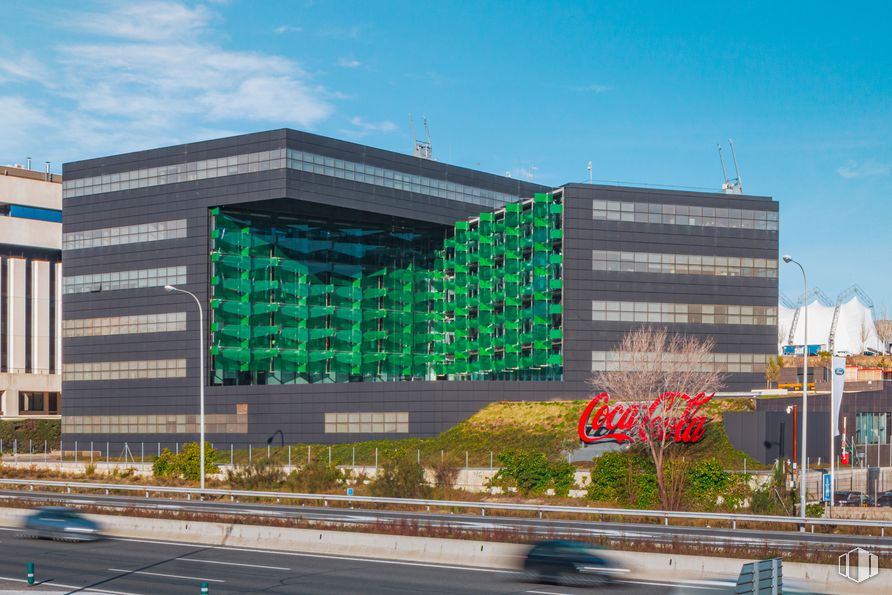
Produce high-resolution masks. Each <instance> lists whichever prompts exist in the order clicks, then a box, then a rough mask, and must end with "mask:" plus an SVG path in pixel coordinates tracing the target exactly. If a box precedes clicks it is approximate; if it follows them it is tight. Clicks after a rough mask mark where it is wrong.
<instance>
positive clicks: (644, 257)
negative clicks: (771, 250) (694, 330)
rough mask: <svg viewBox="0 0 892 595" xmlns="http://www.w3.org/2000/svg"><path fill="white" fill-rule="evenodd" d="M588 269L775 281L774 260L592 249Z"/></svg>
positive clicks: (775, 266)
mask: <svg viewBox="0 0 892 595" xmlns="http://www.w3.org/2000/svg"><path fill="white" fill-rule="evenodd" d="M592 270H594V271H615V272H620V273H661V274H664V275H712V276H716V277H761V278H766V279H776V278H777V259H773V258H753V257H750V256H700V255H696V254H664V253H659V252H620V251H616V250H592Z"/></svg>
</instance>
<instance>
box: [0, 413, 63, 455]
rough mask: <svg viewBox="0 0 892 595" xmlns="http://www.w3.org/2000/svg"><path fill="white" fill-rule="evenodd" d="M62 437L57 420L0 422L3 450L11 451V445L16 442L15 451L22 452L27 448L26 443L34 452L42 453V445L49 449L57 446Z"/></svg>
mask: <svg viewBox="0 0 892 595" xmlns="http://www.w3.org/2000/svg"><path fill="white" fill-rule="evenodd" d="M61 435H62V423H61V421H60V420H58V419H10V420H2V421H0V440H3V448H4V449H5V450H12V448H13V444H14V443H15V442H16V441H18V445H17V449H18V451H19V452H24V451H25V450H26V449H27V448H28V441H29V440H30V441H31V446H32V448H34V449H35V450H39V451H42V450H43V443H44V442H46V443H47V447H48V448H50V449H53V448H57V447H58V446H59V439H60V438H61Z"/></svg>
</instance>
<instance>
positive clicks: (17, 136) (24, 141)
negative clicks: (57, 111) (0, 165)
mask: <svg viewBox="0 0 892 595" xmlns="http://www.w3.org/2000/svg"><path fill="white" fill-rule="evenodd" d="M49 122H50V121H49V118H47V116H46V115H45V114H44V113H43V111H42V110H40V109H38V108H37V107H35V106H33V105H31V104H30V103H29V102H28V100H26V99H25V98H24V97H18V96H14V95H7V96H3V95H0V130H2V131H3V133H2V134H0V155H17V154H19V153H21V152H22V151H23V150H28V147H29V146H31V145H33V140H32V135H33V134H34V133H35V132H36V131H37V130H38V129H40V128H42V127H45V126H46V125H47V124H49Z"/></svg>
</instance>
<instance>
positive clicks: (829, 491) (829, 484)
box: [824, 473, 833, 502]
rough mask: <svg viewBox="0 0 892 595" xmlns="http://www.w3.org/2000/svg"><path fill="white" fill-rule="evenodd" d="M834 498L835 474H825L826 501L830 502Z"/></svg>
mask: <svg viewBox="0 0 892 595" xmlns="http://www.w3.org/2000/svg"><path fill="white" fill-rule="evenodd" d="M832 498H833V476H832V475H831V474H830V473H825V474H824V502H830V500H831V499H832Z"/></svg>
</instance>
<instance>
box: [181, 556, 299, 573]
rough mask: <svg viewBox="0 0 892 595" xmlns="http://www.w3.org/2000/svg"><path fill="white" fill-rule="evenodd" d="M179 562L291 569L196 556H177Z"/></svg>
mask: <svg viewBox="0 0 892 595" xmlns="http://www.w3.org/2000/svg"><path fill="white" fill-rule="evenodd" d="M177 561H178V562H200V563H202V564H224V565H226V566H244V567H246V568H263V569H264V570H291V569H290V568H285V567H284V566H261V565H260V564H242V563H239V562H220V561H218V560H197V559H195V558H177Z"/></svg>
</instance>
